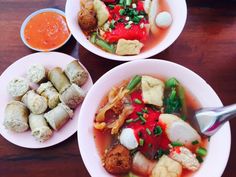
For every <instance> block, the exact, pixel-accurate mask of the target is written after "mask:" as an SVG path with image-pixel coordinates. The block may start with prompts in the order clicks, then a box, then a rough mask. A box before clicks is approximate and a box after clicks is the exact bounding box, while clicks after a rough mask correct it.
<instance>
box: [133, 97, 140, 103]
mask: <svg viewBox="0 0 236 177" xmlns="http://www.w3.org/2000/svg"><path fill="white" fill-rule="evenodd" d="M134 102H135V103H136V104H142V101H141V100H139V99H138V98H135V99H134Z"/></svg>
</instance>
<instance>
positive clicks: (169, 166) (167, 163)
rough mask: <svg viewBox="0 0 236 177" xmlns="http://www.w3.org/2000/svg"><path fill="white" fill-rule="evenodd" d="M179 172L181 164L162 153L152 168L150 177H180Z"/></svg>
mask: <svg viewBox="0 0 236 177" xmlns="http://www.w3.org/2000/svg"><path fill="white" fill-rule="evenodd" d="M181 173H182V166H181V165H180V164H179V163H178V162H176V161H174V160H172V159H171V158H169V157H168V156H166V155H163V156H162V157H161V158H160V159H159V161H158V162H157V164H156V166H155V167H154V168H153V170H152V174H151V176H150V177H180V175H181Z"/></svg>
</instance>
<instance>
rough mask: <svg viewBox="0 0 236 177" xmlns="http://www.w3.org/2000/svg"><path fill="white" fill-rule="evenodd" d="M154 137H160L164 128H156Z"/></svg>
mask: <svg viewBox="0 0 236 177" xmlns="http://www.w3.org/2000/svg"><path fill="white" fill-rule="evenodd" d="M153 133H154V135H156V136H158V135H161V134H162V128H161V127H160V126H156V127H155V128H154V130H153Z"/></svg>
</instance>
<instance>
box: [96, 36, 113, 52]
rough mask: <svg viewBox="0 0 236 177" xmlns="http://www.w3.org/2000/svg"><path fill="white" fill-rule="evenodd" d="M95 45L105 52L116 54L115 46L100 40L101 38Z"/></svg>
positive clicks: (97, 39)
mask: <svg viewBox="0 0 236 177" xmlns="http://www.w3.org/2000/svg"><path fill="white" fill-rule="evenodd" d="M95 44H96V45H98V46H99V47H101V48H103V49H104V50H106V51H108V52H110V53H114V52H115V48H114V45H112V44H109V43H107V42H106V41H104V40H102V39H100V38H98V37H97V38H96V41H95Z"/></svg>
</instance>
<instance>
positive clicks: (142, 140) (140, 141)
mask: <svg viewBox="0 0 236 177" xmlns="http://www.w3.org/2000/svg"><path fill="white" fill-rule="evenodd" d="M139 145H140V146H143V145H144V139H143V138H139Z"/></svg>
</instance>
